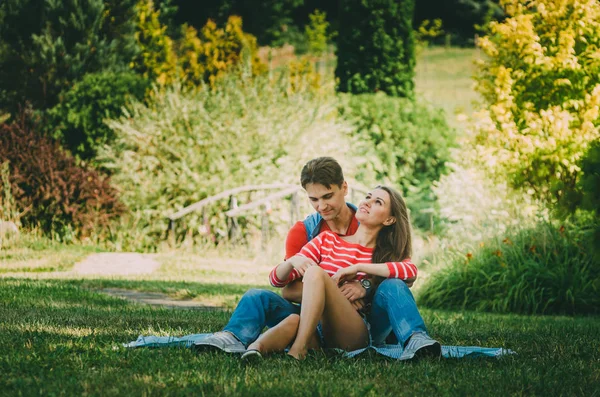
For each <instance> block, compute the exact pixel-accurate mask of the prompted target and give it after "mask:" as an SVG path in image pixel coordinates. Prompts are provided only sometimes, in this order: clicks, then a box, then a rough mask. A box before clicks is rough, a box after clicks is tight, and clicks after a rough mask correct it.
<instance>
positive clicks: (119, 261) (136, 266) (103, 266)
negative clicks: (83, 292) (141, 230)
mask: <svg viewBox="0 0 600 397" xmlns="http://www.w3.org/2000/svg"><path fill="white" fill-rule="evenodd" d="M159 267H160V263H158V262H157V261H156V260H154V258H153V257H152V256H151V255H147V254H146V255H145V254H138V253H135V252H123V253H115V252H102V253H97V254H91V255H89V256H88V257H87V258H85V259H84V260H82V261H81V262H79V263H77V264H76V265H75V267H74V268H73V272H74V273H75V274H79V275H85V276H89V275H101V276H129V275H143V274H151V273H152V272H154V271H155V270H157V269H158V268H159ZM98 292H101V293H103V294H107V295H110V296H114V297H118V298H122V299H126V300H128V301H131V302H135V303H141V304H147V305H152V306H162V307H166V308H171V309H195V310H218V309H221V308H220V307H217V306H211V305H206V304H203V303H202V302H198V301H192V300H177V299H172V298H171V297H169V296H168V295H165V294H161V293H158V292H142V291H135V290H127V289H120V288H104V289H102V290H98Z"/></svg>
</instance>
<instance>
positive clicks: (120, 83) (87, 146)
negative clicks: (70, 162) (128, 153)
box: [48, 72, 149, 160]
mask: <svg viewBox="0 0 600 397" xmlns="http://www.w3.org/2000/svg"><path fill="white" fill-rule="evenodd" d="M148 88H149V83H148V82H147V81H146V80H144V79H143V78H142V77H141V76H138V75H136V74H133V73H131V72H124V73H114V72H101V73H91V74H87V75H85V76H84V77H83V79H82V80H81V81H80V82H78V83H76V84H75V85H74V86H73V88H71V89H70V90H69V91H67V93H66V94H65V95H64V96H63V98H62V100H61V102H60V104H59V105H58V106H56V107H54V108H53V109H51V110H50V111H49V112H48V114H49V116H50V119H51V120H53V121H52V122H51V123H52V124H53V127H51V129H53V135H54V137H55V138H58V139H60V140H61V142H62V144H63V145H64V146H65V147H67V148H68V149H70V150H71V151H72V152H73V153H74V154H77V155H78V156H79V157H81V158H83V159H86V160H87V159H92V158H94V156H95V155H96V151H97V149H98V147H100V146H102V145H104V144H110V143H111V142H112V140H113V139H114V132H113V131H112V130H111V129H110V128H108V126H107V125H106V124H104V120H106V119H113V118H118V117H120V116H121V115H122V114H123V108H124V106H126V105H127V104H128V103H129V102H130V101H133V100H138V101H139V100H142V99H143V98H144V93H145V92H146V89H148Z"/></svg>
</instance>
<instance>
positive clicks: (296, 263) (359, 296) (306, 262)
mask: <svg viewBox="0 0 600 397" xmlns="http://www.w3.org/2000/svg"><path fill="white" fill-rule="evenodd" d="M287 262H288V263H289V264H290V265H292V267H293V268H294V269H296V271H297V272H298V274H300V276H302V277H303V276H304V273H305V272H306V269H308V268H309V267H311V266H318V265H317V264H316V263H315V262H314V261H313V260H311V259H309V258H307V257H305V256H301V255H295V256H293V257H291V258H289V259H288V260H287ZM357 273H358V269H357V268H356V266H349V267H346V268H343V269H339V270H338V271H337V272H336V273H335V274H334V275H333V276H332V277H331V278H332V279H333V281H335V282H336V283H337V285H338V287H339V288H340V291H341V292H342V295H344V297H346V299H348V301H349V302H350V303H351V304H352V306H354V308H355V309H356V310H360V309H362V308H363V307H364V305H365V304H364V300H363V298H364V297H365V296H366V295H367V291H366V290H365V288H364V287H363V286H362V284H361V283H360V282H358V281H357V280H354V279H355V278H356V274H357Z"/></svg>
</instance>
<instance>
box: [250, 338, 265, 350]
mask: <svg viewBox="0 0 600 397" xmlns="http://www.w3.org/2000/svg"><path fill="white" fill-rule="evenodd" d="M246 350H256V351H259V352H261V353H263V352H264V346H263V344H262V343H260V340H258V339H257V340H255V341H254V342H252V343H250V344H249V345H248V348H247V349H246Z"/></svg>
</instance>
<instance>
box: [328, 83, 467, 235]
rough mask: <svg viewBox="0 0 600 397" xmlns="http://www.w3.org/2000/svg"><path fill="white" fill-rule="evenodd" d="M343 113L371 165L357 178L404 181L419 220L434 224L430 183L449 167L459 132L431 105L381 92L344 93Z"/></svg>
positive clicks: (422, 224) (422, 223) (415, 218)
mask: <svg viewBox="0 0 600 397" xmlns="http://www.w3.org/2000/svg"><path fill="white" fill-rule="evenodd" d="M340 114H341V117H343V118H344V119H346V120H347V121H348V122H349V123H350V124H352V125H353V131H352V135H354V137H355V138H357V142H356V146H357V148H356V150H357V151H358V152H359V153H360V155H361V157H363V158H364V159H365V160H366V162H367V164H365V166H364V167H363V168H362V170H361V171H360V173H359V174H358V175H356V178H357V179H358V180H363V181H364V180H369V179H373V177H374V179H376V180H378V181H381V182H384V183H391V184H393V185H396V186H400V187H401V188H402V191H403V192H404V194H405V195H406V198H407V203H408V205H409V207H410V208H411V216H412V218H413V221H414V222H415V224H416V225H417V226H419V227H422V228H430V222H431V213H429V212H422V211H423V210H425V209H430V208H433V206H434V202H435V196H434V195H433V194H432V190H431V187H432V184H433V183H434V182H435V181H437V180H438V179H439V178H440V176H441V175H442V174H443V173H444V172H445V171H446V162H447V161H448V160H449V159H450V148H451V147H452V146H455V143H456V142H455V138H456V137H455V131H454V130H453V129H452V128H450V127H449V126H448V124H447V123H446V119H445V117H444V113H443V112H442V111H441V110H436V109H433V108H431V107H429V106H428V105H425V104H422V103H418V102H414V101H412V100H409V99H406V98H394V97H389V96H387V95H385V94H383V93H378V94H362V95H341V105H340Z"/></svg>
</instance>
